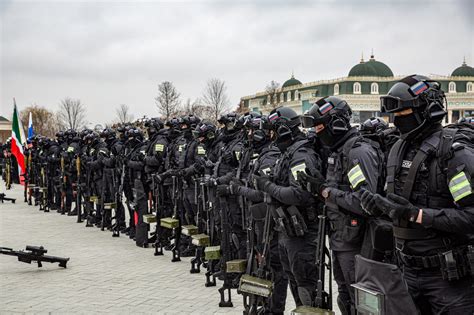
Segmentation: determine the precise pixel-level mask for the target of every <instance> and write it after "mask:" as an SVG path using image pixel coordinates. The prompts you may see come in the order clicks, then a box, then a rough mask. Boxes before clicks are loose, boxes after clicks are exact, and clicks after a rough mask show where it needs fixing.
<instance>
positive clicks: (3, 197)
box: [0, 193, 16, 203]
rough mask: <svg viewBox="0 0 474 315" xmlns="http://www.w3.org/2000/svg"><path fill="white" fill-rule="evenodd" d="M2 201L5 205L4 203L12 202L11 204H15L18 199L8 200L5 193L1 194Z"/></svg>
mask: <svg viewBox="0 0 474 315" xmlns="http://www.w3.org/2000/svg"><path fill="white" fill-rule="evenodd" d="M0 201H1V202H2V203H3V201H11V203H15V201H16V199H15V198H8V197H7V196H6V195H5V194H4V193H0Z"/></svg>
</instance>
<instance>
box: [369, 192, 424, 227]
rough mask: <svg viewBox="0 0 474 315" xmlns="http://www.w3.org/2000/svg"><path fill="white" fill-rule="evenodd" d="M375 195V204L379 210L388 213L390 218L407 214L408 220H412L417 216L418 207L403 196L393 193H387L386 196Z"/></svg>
mask: <svg viewBox="0 0 474 315" xmlns="http://www.w3.org/2000/svg"><path fill="white" fill-rule="evenodd" d="M374 196H375V201H374V202H375V204H376V205H377V207H378V208H380V210H382V211H383V213H385V214H386V215H388V216H389V217H390V218H391V219H392V220H396V219H399V218H401V217H403V216H407V217H408V220H409V221H410V222H414V221H415V220H416V218H417V216H418V212H419V208H417V207H415V206H414V205H413V204H411V203H410V202H409V201H408V200H406V199H405V198H403V197H401V196H398V195H395V194H392V193H390V194H388V195H387V198H384V197H382V196H380V195H379V194H376V195H374Z"/></svg>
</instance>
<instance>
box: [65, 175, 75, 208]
mask: <svg viewBox="0 0 474 315" xmlns="http://www.w3.org/2000/svg"><path fill="white" fill-rule="evenodd" d="M72 183H73V178H72V176H70V175H69V176H67V177H66V187H65V193H66V201H65V208H64V209H65V211H66V212H69V211H71V205H72V201H73V194H72Z"/></svg>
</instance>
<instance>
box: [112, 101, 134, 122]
mask: <svg viewBox="0 0 474 315" xmlns="http://www.w3.org/2000/svg"><path fill="white" fill-rule="evenodd" d="M115 113H116V114H117V120H118V122H119V123H121V124H124V123H128V122H131V121H132V120H133V114H131V113H130V107H128V105H125V104H120V105H119V107H118V108H117V109H116V110H115Z"/></svg>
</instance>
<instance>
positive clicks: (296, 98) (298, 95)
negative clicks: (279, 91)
mask: <svg viewBox="0 0 474 315" xmlns="http://www.w3.org/2000/svg"><path fill="white" fill-rule="evenodd" d="M300 96H301V95H300V93H298V90H296V91H295V100H297V101H299V99H300Z"/></svg>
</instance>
